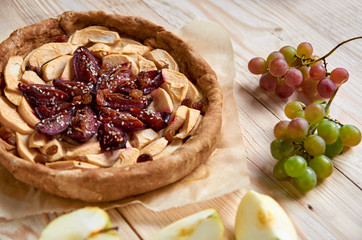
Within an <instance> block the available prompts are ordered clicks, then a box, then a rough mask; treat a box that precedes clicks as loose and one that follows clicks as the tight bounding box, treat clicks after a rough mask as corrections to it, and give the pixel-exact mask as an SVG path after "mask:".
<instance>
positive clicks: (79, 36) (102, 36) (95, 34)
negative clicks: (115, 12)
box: [69, 26, 120, 46]
mask: <svg viewBox="0 0 362 240" xmlns="http://www.w3.org/2000/svg"><path fill="white" fill-rule="evenodd" d="M119 39H120V37H119V34H118V33H117V32H115V31H110V30H109V29H108V28H106V27H99V26H91V27H86V28H83V29H81V30H77V31H75V32H74V33H73V34H72V36H71V37H70V38H69V42H70V43H72V44H74V45H82V46H85V45H86V44H87V43H89V42H93V43H109V44H112V43H115V42H116V41H117V40H119Z"/></svg>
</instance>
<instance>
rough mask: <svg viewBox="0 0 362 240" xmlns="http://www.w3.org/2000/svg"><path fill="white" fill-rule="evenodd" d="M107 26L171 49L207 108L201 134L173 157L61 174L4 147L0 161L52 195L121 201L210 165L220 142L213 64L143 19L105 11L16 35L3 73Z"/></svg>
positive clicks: (7, 44)
mask: <svg viewBox="0 0 362 240" xmlns="http://www.w3.org/2000/svg"><path fill="white" fill-rule="evenodd" d="M93 25H96V26H106V27H108V28H109V29H112V30H113V31H117V32H118V33H119V35H120V36H121V37H128V38H132V39H135V40H137V41H139V42H141V43H143V44H145V45H149V46H151V47H153V48H155V49H156V48H158V49H163V50H165V51H167V52H168V53H169V54H170V55H171V56H172V57H173V58H174V59H175V61H176V63H177V64H178V67H179V71H180V72H181V73H183V74H184V75H185V76H186V77H187V78H188V79H190V80H191V81H192V82H194V83H195V84H196V85H197V86H198V88H199V89H200V90H201V91H202V93H203V96H204V97H205V98H206V99H207V102H208V106H207V109H206V111H205V114H204V115H203V117H202V120H201V121H200V124H199V126H198V128H197V130H196V131H195V132H194V133H193V135H192V136H191V137H190V138H188V139H187V141H186V142H184V143H183V144H182V145H181V147H179V148H178V149H177V150H176V151H175V152H173V153H172V154H171V155H170V156H167V157H161V158H159V159H157V160H155V161H148V162H142V163H137V164H135V165H130V166H125V167H111V168H97V169H73V170H57V169H52V168H49V167H46V166H45V165H43V164H39V163H33V162H30V161H27V160H24V159H22V158H19V157H17V156H16V155H14V154H13V152H12V151H8V150H7V149H6V148H5V147H2V146H1V144H0V146H1V147H0V162H1V163H2V164H3V165H4V166H5V167H6V168H7V169H8V170H9V171H10V172H11V173H12V174H13V175H14V176H15V177H16V178H17V179H19V180H21V181H23V182H25V183H27V184H30V185H32V186H35V187H36V188H39V189H41V190H43V191H46V192H48V193H51V194H54V195H57V196H60V197H65V198H72V199H80V200H83V201H88V202H103V201H113V200H119V199H122V198H125V197H128V196H135V195H138V194H142V193H145V192H149V191H152V190H155V189H158V188H161V187H163V186H166V185H168V184H171V183H174V182H176V181H178V180H180V179H181V178H184V177H186V176H187V175H189V174H190V173H192V172H193V171H194V170H195V169H196V168H197V167H198V166H199V165H200V164H202V163H204V162H205V161H207V159H208V158H209V156H210V155H211V153H212V152H213V150H214V149H215V144H216V142H217V140H218V139H219V134H220V128H221V110H222V93H221V90H220V87H219V85H218V82H217V79H216V75H215V73H214V72H213V70H212V69H211V68H210V66H209V65H208V64H207V63H206V62H205V61H204V60H203V59H202V58H201V57H200V56H199V55H198V53H197V52H196V51H195V50H193V48H192V47H191V46H189V45H188V44H187V43H185V42H184V41H182V40H181V39H180V38H179V37H177V36H176V35H174V34H173V33H171V32H169V31H166V30H165V29H164V28H163V27H161V26H158V25H156V24H154V23H152V22H150V21H148V20H145V19H142V18H140V17H130V16H121V15H117V14H107V13H105V12H102V11H89V12H72V11H69V12H64V13H63V14H61V15H59V16H58V17H57V18H52V19H46V20H43V21H41V22H39V23H36V24H33V25H30V26H27V27H24V28H21V29H18V30H16V31H14V32H13V33H12V34H11V35H10V37H9V38H8V39H6V40H5V41H3V42H2V43H1V44H0V71H3V70H2V69H4V67H5V65H6V63H7V62H8V59H9V58H10V57H11V56H23V57H24V56H26V55H27V54H28V53H30V52H31V51H32V50H33V49H35V48H37V47H39V46H42V45H43V44H45V43H48V42H51V41H52V39H54V38H55V37H57V36H61V35H64V34H66V35H68V36H70V35H71V34H72V33H74V32H75V31H76V30H79V29H84V28H85V27H88V26H93Z"/></svg>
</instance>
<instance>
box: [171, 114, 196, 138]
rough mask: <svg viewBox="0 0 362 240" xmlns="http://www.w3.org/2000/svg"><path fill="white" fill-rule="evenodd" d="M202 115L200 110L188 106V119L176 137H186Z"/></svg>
mask: <svg viewBox="0 0 362 240" xmlns="http://www.w3.org/2000/svg"><path fill="white" fill-rule="evenodd" d="M199 117H201V115H200V111H199V110H197V109H193V108H187V115H186V120H185V122H184V123H183V124H182V127H181V128H180V130H179V133H178V134H176V136H175V137H176V138H181V139H184V138H185V137H187V136H188V135H189V133H190V132H191V130H192V128H193V127H194V126H195V125H196V123H197V120H198V119H199Z"/></svg>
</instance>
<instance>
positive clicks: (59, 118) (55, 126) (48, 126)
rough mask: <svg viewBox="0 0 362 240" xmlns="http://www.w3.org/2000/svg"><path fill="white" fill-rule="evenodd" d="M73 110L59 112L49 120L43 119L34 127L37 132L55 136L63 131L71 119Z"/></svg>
mask: <svg viewBox="0 0 362 240" xmlns="http://www.w3.org/2000/svg"><path fill="white" fill-rule="evenodd" d="M74 112H75V111H74V110H70V111H64V112H60V113H58V114H56V115H54V116H52V117H50V118H45V119H43V120H41V121H40V122H39V123H37V124H36V125H35V128H36V129H38V131H39V132H41V133H44V134H47V135H55V134H58V133H61V132H63V131H65V130H66V129H67V128H68V126H69V124H70V121H71V120H72V117H73V115H74Z"/></svg>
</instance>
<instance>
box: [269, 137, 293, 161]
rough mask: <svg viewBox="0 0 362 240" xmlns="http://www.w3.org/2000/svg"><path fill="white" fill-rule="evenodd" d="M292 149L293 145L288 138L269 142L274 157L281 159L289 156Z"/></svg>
mask: <svg viewBox="0 0 362 240" xmlns="http://www.w3.org/2000/svg"><path fill="white" fill-rule="evenodd" d="M293 150H294V145H293V142H292V141H291V140H288V139H283V138H281V139H275V140H274V141H273V142H272V143H271V144H270V151H271V154H272V156H273V157H274V158H276V159H278V160H281V159H283V158H285V157H287V156H289V155H290V154H291V153H292V152H293Z"/></svg>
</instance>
